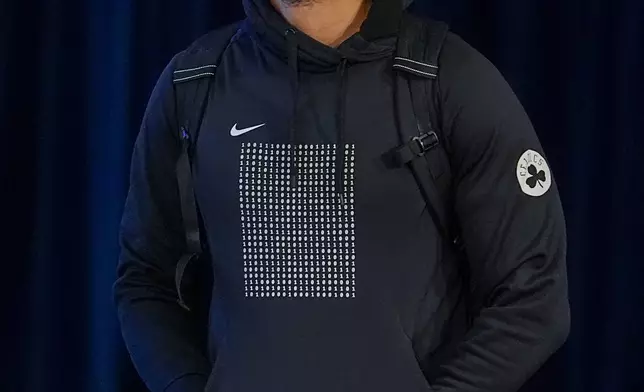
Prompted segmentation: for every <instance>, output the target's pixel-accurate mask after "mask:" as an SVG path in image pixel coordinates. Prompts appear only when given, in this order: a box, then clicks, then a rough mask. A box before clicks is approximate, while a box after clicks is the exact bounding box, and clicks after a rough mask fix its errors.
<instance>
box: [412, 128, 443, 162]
mask: <svg viewBox="0 0 644 392" xmlns="http://www.w3.org/2000/svg"><path fill="white" fill-rule="evenodd" d="M411 140H412V141H414V142H416V144H417V146H418V151H415V153H416V155H418V156H423V155H425V153H426V152H427V151H429V150H431V149H432V148H434V147H436V146H437V145H438V143H439V141H438V135H437V134H436V132H434V131H431V132H427V133H425V134H423V135H420V136H415V137H413V138H412V139H411Z"/></svg>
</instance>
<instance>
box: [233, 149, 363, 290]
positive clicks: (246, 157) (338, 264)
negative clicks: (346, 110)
mask: <svg viewBox="0 0 644 392" xmlns="http://www.w3.org/2000/svg"><path fill="white" fill-rule="evenodd" d="M292 151H293V152H294V156H293V158H294V159H295V167H296V168H297V173H298V175H297V182H296V184H292V182H291V158H292ZM342 151H343V152H344V154H343V155H344V156H343V169H342V170H343V173H342V181H343V182H344V190H343V197H344V203H342V202H341V201H340V197H339V194H338V192H339V190H336V181H335V154H336V146H335V145H333V144H323V145H320V144H316V145H297V146H295V147H292V146H291V145H287V144H267V143H243V144H242V151H241V159H240V173H239V203H240V204H239V205H240V211H241V227H242V242H243V244H242V245H243V259H244V294H245V296H246V297H249V298H260V299H261V298H271V299H272V298H310V299H313V298H315V299H318V298H319V299H328V298H355V296H356V284H355V272H356V268H355V259H356V255H355V209H354V205H355V202H354V193H355V192H354V174H355V146H354V145H352V144H346V145H345V146H344V148H343V150H342ZM293 185H295V187H294V186H293Z"/></svg>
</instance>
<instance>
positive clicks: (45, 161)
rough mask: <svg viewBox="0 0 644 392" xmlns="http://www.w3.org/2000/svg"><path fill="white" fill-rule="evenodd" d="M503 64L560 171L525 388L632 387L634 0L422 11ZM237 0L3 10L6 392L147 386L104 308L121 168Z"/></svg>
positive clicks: (641, 323) (638, 333)
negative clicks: (549, 287) (555, 258)
mask: <svg viewBox="0 0 644 392" xmlns="http://www.w3.org/2000/svg"><path fill="white" fill-rule="evenodd" d="M414 7H415V9H416V11H418V12H419V13H424V14H427V15H432V16H434V17H437V18H440V19H443V20H446V21H448V22H450V23H451V25H452V27H453V29H454V30H455V31H456V32H457V33H459V34H461V35H462V36H463V37H465V39H466V40H468V41H469V42H470V43H472V44H473V45H474V46H475V47H477V48H478V49H479V50H481V51H482V52H483V53H484V54H485V55H486V56H488V57H489V58H490V59H492V60H493V62H494V63H495V64H496V65H497V66H498V67H499V68H500V69H501V70H502V72H503V73H504V74H505V76H506V77H507V79H508V80H509V82H510V84H511V85H512V86H513V87H514V89H515V90H516V92H517V93H518V95H519V97H520V98H521V100H522V102H523V103H524V105H525V106H526V108H527V111H528V112H529V114H530V115H531V117H532V119H533V121H534V123H535V126H536V128H537V130H538V133H539V135H540V137H541V139H542V141H543V144H544V145H545V149H546V152H547V153H548V156H549V159H550V161H551V163H552V166H553V167H554V170H555V173H556V175H557V177H558V181H559V186H560V190H561V194H562V198H563V203H564V207H565V212H566V216H567V223H568V230H569V244H570V251H569V259H568V262H569V273H570V295H571V301H572V312H573V324H572V333H571V336H570V339H569V341H568V343H567V344H566V345H565V347H564V348H563V349H562V350H561V352H560V353H558V354H557V355H556V357H555V358H554V359H553V360H552V361H551V362H550V363H549V364H548V365H547V366H546V367H545V368H544V369H543V370H542V371H541V372H540V373H539V375H538V376H537V377H535V379H534V380H533V381H532V382H531V384H530V385H529V386H528V387H527V388H526V390H531V391H532V390H533V391H566V392H582V391H583V392H596V391H597V392H598V391H601V392H626V391H644V377H642V374H641V372H642V365H644V359H642V358H643V357H644V337H643V336H642V335H643V334H644V315H643V313H644V284H642V276H643V275H644V255H643V251H642V241H643V240H644V238H643V237H644V224H643V223H642V222H643V221H644V206H643V205H642V204H643V202H644V121H643V120H644V117H643V112H644V105H643V101H642V99H641V95H642V92H644V80H643V79H644V77H643V72H642V71H644V1H641V0H633V1H627V0H613V1H610V0H586V1H580V0H522V1H517V0H489V1H481V0H435V1H433V2H429V1H422V0H418V1H417V4H416V5H415V6H414ZM241 16H242V12H241V6H240V4H239V1H238V0H232V1H231V0H227V1H215V0H193V1H179V0H174V1H172V0H156V1H151V0H139V1H134V0H86V1H81V0H65V1H63V0H30V1H17V0H16V1H10V0H3V1H2V2H0V32H1V34H0V129H2V131H3V133H2V141H1V142H0V145H1V146H2V154H1V155H0V156H1V159H2V161H3V162H2V163H3V164H2V166H1V167H2V199H3V203H2V205H3V206H4V207H5V208H4V209H6V211H5V213H4V214H3V219H2V223H3V225H2V227H3V230H2V233H3V235H2V236H1V237H2V238H3V240H7V241H6V243H5V245H4V246H3V256H4V257H3V260H2V261H3V265H2V271H3V276H2V282H3V284H2V286H3V287H2V290H3V293H4V295H3V307H2V310H3V312H2V314H3V316H2V326H3V327H2V328H3V333H2V342H1V343H2V344H1V345H0V355H1V356H2V358H3V359H2V363H3V365H2V366H1V367H0V368H1V369H2V373H5V372H6V374H2V376H1V377H0V391H7V392H13V391H20V392H22V391H29V392H42V391H62V390H65V391H92V392H111V391H143V390H144V389H142V388H143V387H142V385H141V383H140V381H138V378H137V376H136V373H135V372H134V370H133V368H132V366H131V364H130V362H129V358H128V356H127V353H126V351H125V349H124V346H123V342H122V340H121V337H120V332H119V330H118V326H117V322H116V318H115V310H114V307H113V305H112V299H111V284H112V282H113V279H114V275H115V272H114V270H115V265H116V261H117V254H118V245H117V232H118V224H119V220H120V214H121V209H122V206H123V202H124V198H125V195H126V190H127V178H128V169H129V167H128V166H129V159H130V153H131V149H132V145H133V142H134V138H135V136H136V134H137V132H138V125H139V121H140V119H141V116H142V113H143V110H144V107H145V104H146V101H147V98H148V95H149V93H150V91H151V89H152V87H153V85H154V83H155V81H156V78H157V77H158V75H159V74H160V72H161V70H162V69H163V67H164V66H165V64H166V63H167V62H168V61H169V59H170V58H171V56H172V55H173V54H174V53H176V52H177V51H179V50H181V49H183V48H184V47H185V46H187V45H188V44H189V43H190V42H191V41H192V40H193V39H195V38H196V37H198V36H199V35H201V34H203V33H204V32H206V31H207V30H209V29H212V28H215V27H217V26H220V25H222V24H224V23H227V22H232V21H234V20H236V19H238V18H240V17H241Z"/></svg>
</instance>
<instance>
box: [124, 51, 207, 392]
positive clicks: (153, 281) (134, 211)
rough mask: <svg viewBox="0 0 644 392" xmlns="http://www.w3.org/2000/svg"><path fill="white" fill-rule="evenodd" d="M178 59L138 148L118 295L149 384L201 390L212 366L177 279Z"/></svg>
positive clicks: (166, 391) (160, 391) (162, 82)
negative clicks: (175, 76)
mask: <svg viewBox="0 0 644 392" xmlns="http://www.w3.org/2000/svg"><path fill="white" fill-rule="evenodd" d="M173 63H174V60H173V62H171V63H170V65H169V66H168V67H167V68H166V69H165V71H164V72H163V74H162V75H161V77H160V79H159V82H158V83H157V86H156V87H155V89H154V91H153V93H152V96H151V98H150V101H149V104H148V107H147V110H146V113H145V116H144V119H143V123H142V126H141V130H140V133H139V135H138V138H137V140H136V144H135V147H134V153H133V157H132V166H131V176H130V189H129V193H128V196H127V201H126V204H125V209H124V213H123V218H122V221H121V232H120V244H121V254H120V260H119V266H118V270H117V275H118V279H117V281H116V283H115V285H114V298H115V301H116V304H117V307H118V316H119V320H120V323H121V329H122V333H123V337H124V339H125V343H126V345H127V347H128V350H129V352H130V355H131V357H132V360H133V362H134V365H135V367H136V369H137V371H138V372H139V374H140V376H141V377H142V379H143V380H144V382H145V383H146V385H147V386H148V388H149V389H150V390H151V391H153V392H170V391H181V392H192V391H195V392H196V391H199V392H201V391H203V389H204V387H205V385H206V381H207V377H208V374H209V372H210V364H209V362H208V360H207V358H206V356H205V354H204V352H205V349H204V347H202V346H203V344H202V343H203V342H199V341H198V339H197V338H196V336H198V334H197V333H195V331H196V330H197V328H198V326H197V325H196V322H195V320H194V319H193V316H192V314H191V313H190V312H188V311H186V310H184V309H183V308H181V307H180V306H179V305H178V303H177V292H176V289H175V284H174V274H175V268H176V265H177V261H178V260H179V258H180V256H181V254H182V250H183V248H184V245H185V240H184V233H183V226H182V221H181V208H180V203H179V193H178V187H177V180H176V174H175V164H176V161H177V157H178V155H179V153H180V140H179V137H178V132H177V120H176V115H175V102H174V93H173V86H172V69H173Z"/></svg>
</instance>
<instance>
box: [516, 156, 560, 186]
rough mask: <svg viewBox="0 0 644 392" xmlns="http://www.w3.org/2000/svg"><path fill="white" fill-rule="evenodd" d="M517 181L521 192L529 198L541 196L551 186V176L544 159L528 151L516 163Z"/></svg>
mask: <svg viewBox="0 0 644 392" xmlns="http://www.w3.org/2000/svg"><path fill="white" fill-rule="evenodd" d="M517 179H518V180H519V185H521V190H522V191H523V192H524V193H525V194H526V195H529V196H534V197H539V196H543V195H544V194H545V193H546V192H548V190H549V189H550V186H551V185H552V176H551V174H550V168H549V167H548V163H547V162H546V159H545V158H544V157H542V156H541V154H539V153H538V152H536V151H533V150H528V151H526V152H524V153H523V155H521V158H519V163H517Z"/></svg>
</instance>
